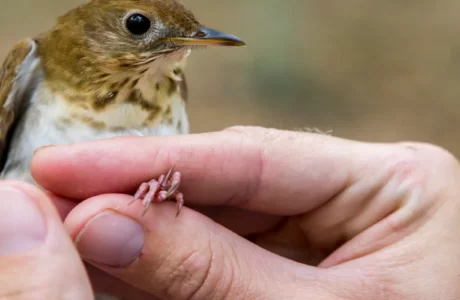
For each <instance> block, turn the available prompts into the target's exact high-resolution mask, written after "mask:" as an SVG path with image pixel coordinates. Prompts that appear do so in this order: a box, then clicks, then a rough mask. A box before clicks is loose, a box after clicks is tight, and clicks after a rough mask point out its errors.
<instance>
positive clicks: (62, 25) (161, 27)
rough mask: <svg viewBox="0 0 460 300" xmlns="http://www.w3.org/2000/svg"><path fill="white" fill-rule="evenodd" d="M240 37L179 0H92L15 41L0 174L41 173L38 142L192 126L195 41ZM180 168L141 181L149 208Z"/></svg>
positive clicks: (2, 82) (170, 192)
mask: <svg viewBox="0 0 460 300" xmlns="http://www.w3.org/2000/svg"><path fill="white" fill-rule="evenodd" d="M209 45H222V46H243V45H244V42H243V41H241V40H240V39H239V38H237V37H235V36H233V35H230V34H226V33H222V32H219V31H216V30H212V29H209V28H206V27H204V26H202V25H201V24H200V23H199V22H198V21H197V20H196V19H195V17H194V16H193V14H192V13H191V12H190V11H189V10H187V9H186V8H185V7H184V6H183V5H182V4H181V3H180V2H179V1H177V0H93V1H91V2H88V3H86V4H83V5H81V6H80V7H77V8H75V9H73V10H71V11H70V12H69V13H67V14H66V15H64V16H62V17H60V18H59V19H58V21H57V24H56V25H55V26H54V27H53V28H52V29H51V30H49V31H48V32H46V33H43V34H41V35H39V36H37V37H35V38H31V39H26V40H23V41H21V42H19V43H18V44H16V45H15V46H14V48H13V49H12V51H11V52H10V53H9V54H8V56H7V58H6V60H5V62H4V64H3V67H2V69H1V70H0V163H1V164H0V170H1V173H0V178H4V179H19V180H25V181H29V182H34V180H33V178H32V176H31V174H30V171H29V165H30V161H31V158H32V155H33V152H34V150H35V149H37V148H39V147H41V146H45V145H50V144H69V143H76V142H81V141H86V140H95V139H103V138H109V137H114V136H125V135H139V136H143V135H146V136H164V135H176V134H186V133H188V132H189V122H188V118H187V112H186V101H187V85H186V81H185V77H184V73H183V67H184V63H185V60H186V58H187V56H188V55H189V54H190V52H191V50H192V49H193V47H197V46H209ZM179 184H180V173H178V172H176V173H172V172H171V171H170V172H169V173H168V176H162V177H160V178H159V180H152V181H151V182H149V183H144V184H142V185H141V187H140V188H139V191H138V192H137V193H136V195H135V196H136V199H143V200H144V205H145V207H146V208H148V206H149V205H150V203H151V202H152V201H154V202H161V201H164V200H167V199H171V198H175V199H176V200H177V203H178V212H179V211H180V208H181V207H182V204H183V195H182V194H181V193H179V192H178V186H179Z"/></svg>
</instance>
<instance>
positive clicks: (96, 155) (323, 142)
mask: <svg viewBox="0 0 460 300" xmlns="http://www.w3.org/2000/svg"><path fill="white" fill-rule="evenodd" d="M374 148H375V147H374V146H370V145H367V144H363V143H358V142H352V141H347V140H342V139H338V138H334V137H330V136H326V135H319V134H310V133H305V132H289V131H279V130H270V129H262V128H231V129H228V130H224V131H221V132H215V133H207V134H195V135H183V136H171V137H122V138H114V139H109V140H102V141H93V142H86V143H82V144H76V145H71V146H54V147H47V148H44V149H41V150H39V151H37V153H36V154H35V156H34V159H33V161H32V165H31V170H32V174H33V176H34V178H35V180H36V181H37V182H38V183H39V184H40V185H41V186H43V187H44V188H45V189H47V190H49V191H51V192H53V193H55V194H57V195H59V196H62V197H67V198H73V199H86V198H89V197H92V196H95V195H99V194H105V193H131V192H133V191H134V190H135V189H136V188H137V187H138V185H139V184H140V183H142V182H145V181H148V180H150V179H152V178H157V177H158V176H159V175H160V174H163V173H165V172H167V170H168V169H169V168H171V167H172V166H173V165H176V170H177V171H180V172H181V173H182V178H183V180H182V186H181V188H180V189H181V191H182V192H183V193H184V194H185V197H186V202H187V203H188V204H193V205H206V206H236V207H240V208H247V209H250V210H255V211H259V212H264V213H269V214H271V213H273V214H276V215H279V214H283V215H292V214H298V213H300V212H306V211H309V210H311V209H314V208H316V207H318V206H320V205H321V204H323V203H325V202H326V201H327V200H328V199H330V198H332V197H333V196H334V195H336V194H337V193H339V192H340V191H341V190H343V189H344V188H345V187H346V185H347V184H348V183H349V181H350V176H351V174H353V172H355V171H356V170H357V169H359V168H360V167H362V166H364V165H365V164H366V163H367V161H368V159H369V157H370V156H372V155H374V154H375V153H374V152H375V150H374ZM358 154H359V155H358Z"/></svg>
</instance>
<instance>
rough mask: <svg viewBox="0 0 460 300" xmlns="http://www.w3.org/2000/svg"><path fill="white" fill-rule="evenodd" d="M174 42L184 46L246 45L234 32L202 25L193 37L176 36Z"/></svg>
mask: <svg viewBox="0 0 460 300" xmlns="http://www.w3.org/2000/svg"><path fill="white" fill-rule="evenodd" d="M170 40H172V42H174V43H175V44H178V45H184V46H245V45H246V43H245V42H243V41H242V40H241V39H240V38H239V37H236V36H234V35H232V34H228V33H224V32H220V31H217V30H214V29H210V28H206V27H204V26H201V27H200V31H198V32H197V33H196V34H195V35H194V36H192V37H174V38H171V39H170Z"/></svg>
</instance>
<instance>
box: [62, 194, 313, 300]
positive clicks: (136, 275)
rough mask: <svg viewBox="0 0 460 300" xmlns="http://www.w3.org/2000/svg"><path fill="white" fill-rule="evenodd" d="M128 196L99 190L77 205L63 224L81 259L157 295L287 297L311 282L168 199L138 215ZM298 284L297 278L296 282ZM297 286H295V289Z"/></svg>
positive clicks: (308, 271)
mask: <svg viewBox="0 0 460 300" xmlns="http://www.w3.org/2000/svg"><path fill="white" fill-rule="evenodd" d="M131 200H132V197H130V196H126V195H101V196H97V197H94V198H91V199H89V200H87V201H85V202H83V203H81V204H79V205H78V206H77V207H76V208H75V209H74V210H72V212H71V213H70V214H69V215H68V217H67V219H66V221H65V224H66V227H67V228H68V230H69V231H70V232H71V235H72V236H74V238H75V240H76V242H77V247H78V249H79V251H80V253H81V255H82V257H83V258H84V259H85V260H86V261H88V262H89V263H91V264H93V265H94V266H96V267H98V268H100V269H102V270H104V271H105V272H107V273H109V274H111V275H113V276H115V277H118V278H120V279H122V280H123V281H125V282H127V283H129V284H131V285H133V286H135V287H137V288H139V289H141V290H144V291H146V292H148V293H150V294H151V295H153V296H156V297H158V298H161V299H178V300H180V299H291V298H293V297H295V294H296V293H297V292H298V291H299V290H297V291H296V288H295V285H296V284H298V282H308V285H309V286H310V288H309V287H308V286H307V287H305V286H302V287H301V289H302V291H304V292H309V293H310V294H313V293H312V292H313V291H310V290H311V289H312V288H313V287H315V286H316V285H315V281H317V280H316V278H315V277H316V276H315V274H317V272H315V269H314V268H310V267H307V266H304V265H300V264H297V263H295V262H292V261H289V260H287V259H284V258H282V257H279V256H277V255H275V254H272V253H270V252H268V251H265V250H263V249H261V248H258V247H257V246H255V245H254V244H252V243H250V242H248V241H247V240H245V239H243V238H242V237H240V236H238V235H236V234H234V233H233V232H231V231H229V230H227V229H225V228H224V227H221V226H220V225H218V224H217V223H214V222H213V221H211V220H210V219H208V218H206V217H205V216H203V215H201V214H199V213H197V212H194V211H192V210H190V209H187V208H184V210H183V211H182V212H181V215H180V216H179V217H178V218H175V215H176V211H175V206H174V204H173V203H162V204H160V205H154V206H153V207H151V208H150V209H149V211H148V212H147V214H146V215H145V217H142V216H141V215H142V210H143V206H142V203H138V204H133V205H131V206H128V203H129V202H130V201H131ZM299 285H300V284H299ZM298 288H299V289H300V287H298Z"/></svg>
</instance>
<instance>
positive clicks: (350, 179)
mask: <svg viewBox="0 0 460 300" xmlns="http://www.w3.org/2000/svg"><path fill="white" fill-rule="evenodd" d="M174 164H175V165H176V166H177V170H178V171H181V172H182V175H183V185H182V186H181V191H182V192H184V194H185V197H186V203H187V205H188V206H189V207H190V206H191V205H192V207H193V208H194V209H195V210H192V209H190V208H184V210H183V211H182V213H181V215H180V216H179V217H178V218H177V219H176V218H175V205H174V203H163V204H159V205H153V206H152V207H151V209H150V210H149V212H148V213H147V214H146V215H145V217H143V218H142V217H141V213H142V210H143V207H142V204H141V203H140V202H139V203H136V204H133V205H131V206H128V205H127V204H128V203H129V202H130V201H131V200H132V197H131V196H128V195H127V194H129V193H132V192H133V191H134V190H135V189H136V188H137V186H138V185H139V183H141V182H143V181H146V180H149V179H151V178H155V177H156V176H158V175H159V174H161V173H164V172H165V171H167V170H168V169H169V168H170V167H171V166H172V165H174ZM32 172H33V175H34V177H35V178H36V180H37V181H38V182H39V183H40V184H41V185H42V186H43V187H45V188H46V189H47V190H49V191H51V192H53V193H55V194H57V195H59V196H61V197H65V198H67V199H75V200H79V201H82V203H80V204H79V205H78V206H77V207H75V208H74V209H72V210H71V208H70V207H69V208H68V209H67V211H68V210H71V211H70V213H69V214H68V216H67V217H66V219H65V225H66V227H67V229H68V231H69V232H70V234H71V236H72V237H73V238H74V240H76V241H77V243H76V244H77V247H78V249H79V251H80V254H81V255H82V257H83V258H84V259H85V260H86V261H87V262H88V263H90V264H91V265H93V266H95V267H96V268H97V269H99V270H102V271H104V272H106V273H108V274H110V275H111V276H113V278H111V277H108V276H105V275H104V274H103V273H101V272H97V274H96V275H94V274H93V276H92V280H93V282H94V284H95V285H96V286H97V287H99V289H101V290H103V291H105V292H110V293H115V294H118V295H123V296H128V297H129V294H132V293H137V294H136V296H133V297H132V298H131V299H140V298H143V297H145V298H148V297H150V296H151V295H154V296H156V297H158V298H160V299H294V298H299V299H306V298H308V299H366V300H368V299H375V300H378V299H417V300H420V299H458V297H459V296H460V286H459V285H458V283H457V278H458V275H459V273H460V271H459V270H460V259H459V257H460V235H459V234H457V232H456V230H455V229H456V228H459V227H460V207H459V202H458V198H459V194H460V188H459V185H458V182H459V179H460V173H459V165H458V163H457V161H456V160H455V159H454V158H453V157H452V156H451V155H450V154H448V153H447V152H445V151H444V150H441V149H439V148H437V147H434V146H430V145H425V144H416V143H401V144H370V143H360V142H355V141H348V140H342V139H338V138H334V137H330V136H325V135H318V134H309V133H302V132H286V131H277V130H268V129H261V128H241V127H240V128H230V129H228V130H225V131H222V132H217V133H209V134H199V135H187V136H174V137H142V138H139V137H126V138H116V139H111V140H104V141H96V142H89V143H83V144H78V145H73V146H56V147H48V148H45V149H42V150H39V151H38V152H37V153H36V155H35V158H34V160H33V162H32ZM60 203H61V204H62V203H63V202H60ZM62 207H63V205H61V208H62ZM64 210H65V209H64ZM63 214H66V212H64V213H63ZM204 214H206V215H207V216H208V217H206V216H205V215H204ZM227 228H228V229H227ZM263 248H265V249H263ZM267 250H268V251H267ZM294 260H295V261H294ZM96 268H95V269H92V271H91V272H96ZM114 278H117V279H114ZM114 282H115V283H114Z"/></svg>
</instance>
